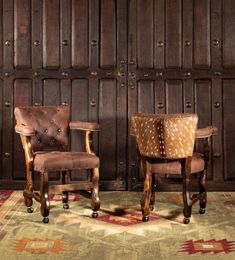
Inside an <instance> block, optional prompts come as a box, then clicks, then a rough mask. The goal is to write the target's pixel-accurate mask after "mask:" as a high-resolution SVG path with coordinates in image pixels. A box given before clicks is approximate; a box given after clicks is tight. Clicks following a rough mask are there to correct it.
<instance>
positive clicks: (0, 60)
mask: <svg viewBox="0 0 235 260" xmlns="http://www.w3.org/2000/svg"><path fill="white" fill-rule="evenodd" d="M2 22H3V8H2V0H1V1H0V68H2V65H3V37H2V36H3V30H2V29H3V24H2Z"/></svg>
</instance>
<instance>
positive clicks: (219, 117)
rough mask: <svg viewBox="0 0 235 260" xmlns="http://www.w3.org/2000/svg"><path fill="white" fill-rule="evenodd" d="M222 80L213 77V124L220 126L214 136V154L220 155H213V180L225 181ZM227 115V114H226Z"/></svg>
mask: <svg viewBox="0 0 235 260" xmlns="http://www.w3.org/2000/svg"><path fill="white" fill-rule="evenodd" d="M222 102H223V101H222V80H221V79H212V125H215V126H216V127H217V128H218V131H219V134H218V135H217V136H214V137H213V138H212V142H213V147H212V151H213V154H214V155H215V154H219V155H220V156H219V157H217V156H213V157H212V162H213V180H214V181H223V179H224V176H223V172H224V169H223V156H222V154H223V136H222V133H223V114H222V113H223V111H222V110H223V107H222ZM225 117H226V114H225Z"/></svg>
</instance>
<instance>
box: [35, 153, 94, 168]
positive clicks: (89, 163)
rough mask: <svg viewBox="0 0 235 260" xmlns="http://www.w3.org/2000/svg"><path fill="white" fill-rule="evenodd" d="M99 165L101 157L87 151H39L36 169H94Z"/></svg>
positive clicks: (36, 156)
mask: <svg viewBox="0 0 235 260" xmlns="http://www.w3.org/2000/svg"><path fill="white" fill-rule="evenodd" d="M98 167H99V158H98V157H97V156H95V155H92V154H88V153H85V152H56V151H55V152H38V153H36V154H35V158H34V170H35V171H39V172H51V171H67V170H79V169H92V168H98Z"/></svg>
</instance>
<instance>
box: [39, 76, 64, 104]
mask: <svg viewBox="0 0 235 260" xmlns="http://www.w3.org/2000/svg"><path fill="white" fill-rule="evenodd" d="M43 105H44V106H49V105H60V82H59V80H58V79H44V80H43Z"/></svg>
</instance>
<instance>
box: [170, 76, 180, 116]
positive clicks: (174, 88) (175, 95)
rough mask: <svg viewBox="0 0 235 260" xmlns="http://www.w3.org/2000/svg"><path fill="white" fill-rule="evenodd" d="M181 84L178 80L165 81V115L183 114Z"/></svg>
mask: <svg viewBox="0 0 235 260" xmlns="http://www.w3.org/2000/svg"><path fill="white" fill-rule="evenodd" d="M183 110H184V109H183V84H182V81H180V80H167V81H166V112H167V114H172V113H182V112H183Z"/></svg>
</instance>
